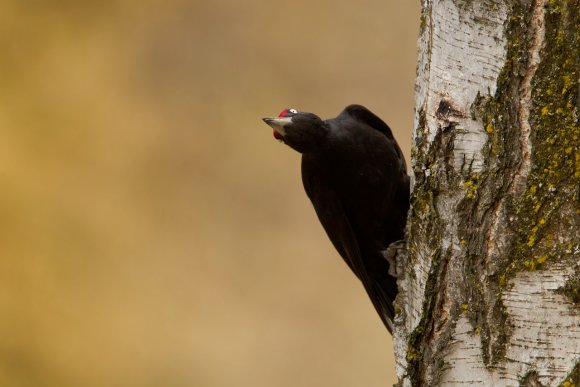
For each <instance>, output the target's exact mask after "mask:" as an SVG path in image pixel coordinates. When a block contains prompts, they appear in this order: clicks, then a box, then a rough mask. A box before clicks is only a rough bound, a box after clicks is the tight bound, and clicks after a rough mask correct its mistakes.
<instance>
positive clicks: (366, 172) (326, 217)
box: [264, 105, 409, 332]
mask: <svg viewBox="0 0 580 387" xmlns="http://www.w3.org/2000/svg"><path fill="white" fill-rule="evenodd" d="M264 121H265V122H266V123H268V124H269V125H270V126H271V127H272V128H274V137H276V138H277V139H279V140H281V141H283V142H284V143H286V144H287V145H288V146H290V147H291V148H293V149H295V150H297V151H298V152H300V153H302V181H303V183H304V189H305V190H306V194H307V195H308V197H309V198H310V200H311V201H312V204H313V205H314V209H315V210H316V214H317V215H318V219H319V220H320V223H322V226H323V227H324V230H325V231H326V233H327V234H328V237H329V238H330V240H331V241H332V244H333V245H334V247H335V248H336V250H337V251H338V253H339V254H340V255H341V256H342V258H343V259H344V261H345V262H346V264H347V265H348V266H349V267H350V269H351V270H352V271H353V272H354V274H355V275H356V276H357V277H358V278H359V279H360V281H361V282H362V284H363V286H364V288H365V290H366V292H367V293H368V295H369V297H370V299H371V301H372V303H373V305H374V307H375V309H376V310H377V312H378V314H379V316H380V317H381V319H382V321H383V323H384V324H385V326H386V327H387V329H388V330H389V332H392V320H393V316H394V310H393V301H394V299H395V296H396V295H397V285H396V280H395V278H393V277H392V276H391V275H389V263H388V261H387V260H386V259H385V258H384V257H383V254H382V252H383V251H384V250H385V249H387V247H388V246H389V245H390V244H391V243H392V242H395V241H398V240H401V239H403V237H404V228H405V222H406V218H407V210H408V208H409V177H408V176H407V171H406V164H405V159H404V157H403V154H402V152H401V149H400V148H399V145H398V144H397V142H396V140H395V138H394V137H393V133H392V132H391V129H390V128H389V127H388V125H387V124H386V123H384V122H383V120H381V119H380V118H379V117H377V116H376V115H375V114H373V113H372V112H370V111H369V110H368V109H366V108H365V107H363V106H360V105H350V106H347V107H346V108H345V109H344V110H343V111H342V112H341V113H340V114H339V115H338V116H337V117H336V118H332V119H328V120H324V121H323V120H321V119H320V118H319V117H318V116H316V115H315V114H312V113H305V112H298V111H296V110H294V109H286V110H284V111H283V112H282V113H281V114H280V115H279V116H278V117H275V118H264Z"/></svg>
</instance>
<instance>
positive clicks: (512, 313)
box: [394, 0, 580, 386]
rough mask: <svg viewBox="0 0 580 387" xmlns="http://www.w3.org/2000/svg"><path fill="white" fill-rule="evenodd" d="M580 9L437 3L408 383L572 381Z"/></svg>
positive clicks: (407, 310) (419, 142)
mask: <svg viewBox="0 0 580 387" xmlns="http://www.w3.org/2000/svg"><path fill="white" fill-rule="evenodd" d="M579 25H580V0H479V1H468V0H424V1H423V11H422V17H421V35H420V38H419V52H420V55H419V61H418V74H417V83H416V119H415V132H414V144H415V145H414V148H413V152H412V173H413V176H412V183H413V196H412V205H411V211H410V214H409V223H408V230H407V231H408V236H409V240H408V246H407V250H408V257H407V258H406V260H407V262H405V264H404V265H403V267H404V269H403V273H402V275H401V276H400V277H399V289H400V293H399V297H398V298H397V302H396V305H397V311H398V314H397V316H396V318H395V332H394V343H395V355H396V358H397V364H396V370H397V374H398V376H399V380H400V384H401V385H404V386H411V385H413V386H420V385H428V386H431V385H445V384H449V385H462V384H478V385H483V386H489V385H498V386H504V385H506V386H512V385H513V386H517V385H524V386H540V385H542V386H545V385H550V386H551V385H558V384H560V383H566V382H569V383H572V382H573V381H575V380H576V379H575V378H578V376H577V374H578V371H577V370H578V369H579V367H578V366H577V364H578V363H579V362H580V305H579V301H580V269H579V267H580V122H579V118H578V117H579V109H580V106H579V105H580V102H578V101H580V96H579V93H580V92H579V90H580V83H579V81H578V78H579V76H580V70H579V69H580V36H579V35H580V32H579V28H578V26H579Z"/></svg>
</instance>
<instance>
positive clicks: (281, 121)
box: [262, 117, 292, 136]
mask: <svg viewBox="0 0 580 387" xmlns="http://www.w3.org/2000/svg"><path fill="white" fill-rule="evenodd" d="M262 120H264V122H265V123H267V124H268V125H270V126H271V127H272V128H273V129H274V130H275V131H276V133H278V134H280V135H281V136H284V135H286V130H284V127H285V126H286V125H288V124H290V123H291V122H292V117H267V118H262Z"/></svg>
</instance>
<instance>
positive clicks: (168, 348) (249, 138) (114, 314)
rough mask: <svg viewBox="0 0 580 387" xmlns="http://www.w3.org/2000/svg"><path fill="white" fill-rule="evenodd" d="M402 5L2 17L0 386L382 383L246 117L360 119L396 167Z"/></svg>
mask: <svg viewBox="0 0 580 387" xmlns="http://www.w3.org/2000/svg"><path fill="white" fill-rule="evenodd" d="M418 3H419V2H418V1H411V2H407V1H405V2H402V1H395V0H368V1H359V2H352V1H349V2H347V1H342V2H336V1H331V0H321V1H316V2H313V1H306V0H298V1H294V2H291V3H288V2H282V1H278V0H270V1H260V0H250V1H245V2H243V1H236V0H223V1H203V2H202V1H199V0H193V1H191V0H190V1H185V0H166V1H152V0H140V1H131V0H127V1H122V2H121V1H100V2H80V1H72V0H59V1H47V0H45V1H42V0H38V1H25V0H5V1H3V3H2V7H1V8H2V10H1V12H0V31H1V32H0V39H1V47H2V53H1V54H0V80H1V82H0V83H1V86H0V133H1V140H0V160H1V161H0V252H1V255H0V385H1V386H8V387H12V386H16V387H20V386H26V387H28V386H31V387H32V386H34V387H38V386H41V387H43V386H55V387H69V386H70V387H78V386H80V387H92V386H95V387H97V386H98V387H103V386H105V387H114V386H119V387H128V386H140V387H148V386H160V387H161V386H169V387H181V386H203V387H205V386H208V387H212V386H220V387H221V386H282V387H284V386H335V387H336V386H338V387H340V386H345V387H346V386H385V385H388V384H389V382H393V381H394V376H393V372H394V371H393V370H394V368H393V359H392V348H391V341H390V340H391V339H390V336H389V335H388V334H387V332H386V331H385V329H384V328H383V327H382V324H381V322H380V320H379V318H378V317H377V316H376V315H375V312H374V310H373V308H372V306H371V303H370V302H369V301H368V300H367V298H366V295H365V294H364V291H363V289H362V287H361V286H360V285H359V284H358V283H357V280H356V279H355V278H354V276H353V275H351V273H350V272H349V271H348V269H347V267H346V265H344V264H343V263H342V261H341V259H340V258H339V256H338V254H337V253H336V252H335V251H334V250H333V248H332V246H331V244H330V242H328V240H327V238H326V236H325V235H324V233H323V231H322V228H321V226H320V225H319V224H318V221H317V219H316V218H315V214H314V211H313V210H312V208H311V205H310V203H309V202H308V199H307V198H306V195H305V194H304V193H303V189H302V184H301V181H300V168H299V155H298V154H297V153H294V152H293V151H292V150H290V149H289V148H287V147H285V146H284V145H282V144H280V143H277V142H276V141H274V139H273V138H272V134H271V129H270V128H268V127H267V126H266V125H265V124H264V123H262V121H261V120H260V118H261V117H263V116H268V115H277V114H278V113H279V112H280V111H281V110H282V109H283V108H286V107H295V108H298V109H301V110H306V111H313V112H316V113H318V114H319V115H321V116H322V117H325V118H328V117H331V116H335V115H336V114H337V113H338V112H339V111H340V110H341V109H342V108H343V107H344V106H345V105H347V104H349V103H354V102H356V103H361V104H364V105H366V106H367V107H369V108H370V109H371V110H373V111H375V112H376V113H377V114H378V115H380V116H381V117H383V118H384V119H385V120H386V121H387V122H388V123H389V124H390V125H391V126H392V127H393V128H394V129H395V131H396V135H397V137H398V138H399V141H400V143H401V146H402V147H403V149H404V150H405V151H406V154H407V157H408V150H409V139H410V136H411V134H410V133H411V126H412V115H413V100H412V93H413V81H414V73H415V60H416V53H415V43H416V36H417V33H418V20H419V15H418V14H419V4H418Z"/></svg>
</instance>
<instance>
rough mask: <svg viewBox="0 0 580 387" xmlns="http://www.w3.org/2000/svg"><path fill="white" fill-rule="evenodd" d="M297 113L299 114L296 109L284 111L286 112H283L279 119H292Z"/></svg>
mask: <svg viewBox="0 0 580 387" xmlns="http://www.w3.org/2000/svg"><path fill="white" fill-rule="evenodd" d="M297 113H298V110H296V109H284V110H282V113H280V115H279V116H278V117H291V116H293V115H294V114H297Z"/></svg>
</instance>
